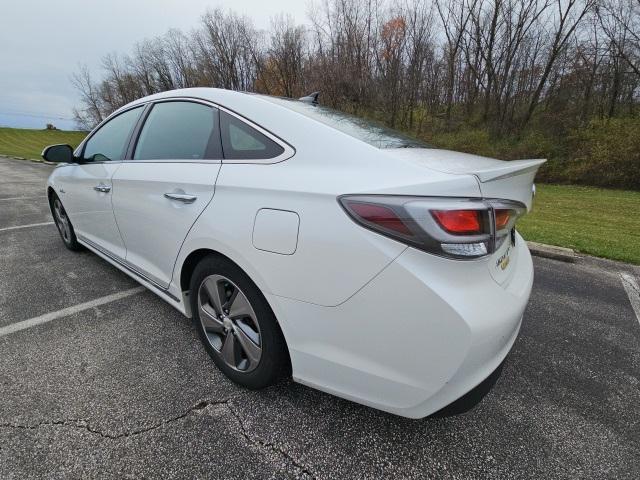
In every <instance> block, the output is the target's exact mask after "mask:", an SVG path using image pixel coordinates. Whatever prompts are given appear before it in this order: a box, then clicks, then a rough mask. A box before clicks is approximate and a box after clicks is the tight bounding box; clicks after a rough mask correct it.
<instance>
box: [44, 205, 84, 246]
mask: <svg viewBox="0 0 640 480" xmlns="http://www.w3.org/2000/svg"><path fill="white" fill-rule="evenodd" d="M56 200H58V201H59V202H60V205H61V206H62V208H63V209H64V212H65V215H66V216H67V220H68V222H69V229H70V230H71V235H70V237H71V238H70V239H69V241H68V242H67V241H66V240H65V239H64V237H63V236H62V232H61V231H60V226H59V225H58V219H57V217H56V212H55V209H54V204H55V202H56ZM49 208H50V209H51V215H52V216H53V222H54V223H55V224H56V228H57V230H58V234H59V235H60V239H61V240H62V243H64V246H65V247H67V248H68V249H69V250H73V251H77V250H80V249H81V246H80V244H79V243H78V239H77V237H76V231H75V229H74V228H73V223H71V219H70V218H69V214H68V213H67V209H66V208H64V204H63V203H62V200H60V197H58V195H56V194H55V193H54V194H52V195H51V199H50V201H49Z"/></svg>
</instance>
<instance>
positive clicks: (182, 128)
mask: <svg viewBox="0 0 640 480" xmlns="http://www.w3.org/2000/svg"><path fill="white" fill-rule="evenodd" d="M218 123H219V120H218V109H216V108H213V107H210V106H207V105H203V104H201V103H195V102H181V101H171V102H161V103H156V104H155V105H154V106H153V108H152V109H151V112H150V113H149V115H148V117H147V119H146V121H145V122H144V126H143V127H142V131H141V132H140V137H139V139H138V143H137V145H136V149H135V153H134V155H133V159H134V160H202V159H213V160H220V159H222V148H221V146H220V129H219V126H218Z"/></svg>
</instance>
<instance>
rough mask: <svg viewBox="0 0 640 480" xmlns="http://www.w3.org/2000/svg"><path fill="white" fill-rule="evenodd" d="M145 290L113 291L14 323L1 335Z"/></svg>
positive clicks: (137, 288)
mask: <svg viewBox="0 0 640 480" xmlns="http://www.w3.org/2000/svg"><path fill="white" fill-rule="evenodd" d="M144 290H145V288H144V287H136V288H132V289H130V290H125V291H123V292H117V293H113V294H111V295H107V296H106V297H101V298H96V299H95V300H91V301H89V302H84V303H80V304H78V305H74V306H73V307H67V308H63V309H62V310H58V311H56V312H50V313H45V314H44V315H40V316H39V317H34V318H30V319H29V320H23V321H21V322H17V323H12V324H11V325H7V326H6V327H2V328H0V337H4V336H5V335H10V334H12V333H15V332H19V331H20V330H25V329H27V328H31V327H35V326H36V325H42V324H43V323H47V322H50V321H52V320H56V319H58V318H61V317H66V316H68V315H73V314H74V313H78V312H82V311H83V310H88V309H90V308H93V307H98V306H100V305H104V304H105V303H110V302H115V301H116V300H120V299H122V298H126V297H130V296H131V295H135V294H137V293H140V292H142V291H144Z"/></svg>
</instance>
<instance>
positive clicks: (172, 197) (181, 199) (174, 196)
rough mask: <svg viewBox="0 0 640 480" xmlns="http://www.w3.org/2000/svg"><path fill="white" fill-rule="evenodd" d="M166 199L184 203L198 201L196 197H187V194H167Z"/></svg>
mask: <svg viewBox="0 0 640 480" xmlns="http://www.w3.org/2000/svg"><path fill="white" fill-rule="evenodd" d="M164 197H165V198H168V199H169V200H176V201H178V202H182V203H193V202H195V201H196V200H197V199H198V197H196V196H195V195H187V194H186V193H165V194H164Z"/></svg>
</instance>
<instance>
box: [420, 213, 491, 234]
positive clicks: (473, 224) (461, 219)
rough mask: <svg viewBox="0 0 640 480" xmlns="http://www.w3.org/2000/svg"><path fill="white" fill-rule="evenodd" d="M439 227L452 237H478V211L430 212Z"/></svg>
mask: <svg viewBox="0 0 640 480" xmlns="http://www.w3.org/2000/svg"><path fill="white" fill-rule="evenodd" d="M431 215H433V216H434V217H435V218H436V220H437V221H438V223H439V224H440V226H441V227H442V228H444V229H445V230H446V231H447V232H449V233H453V234H454V235H478V234H480V233H482V225H481V223H480V212H479V211H478V210H432V211H431Z"/></svg>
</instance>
